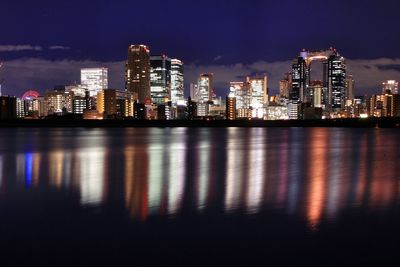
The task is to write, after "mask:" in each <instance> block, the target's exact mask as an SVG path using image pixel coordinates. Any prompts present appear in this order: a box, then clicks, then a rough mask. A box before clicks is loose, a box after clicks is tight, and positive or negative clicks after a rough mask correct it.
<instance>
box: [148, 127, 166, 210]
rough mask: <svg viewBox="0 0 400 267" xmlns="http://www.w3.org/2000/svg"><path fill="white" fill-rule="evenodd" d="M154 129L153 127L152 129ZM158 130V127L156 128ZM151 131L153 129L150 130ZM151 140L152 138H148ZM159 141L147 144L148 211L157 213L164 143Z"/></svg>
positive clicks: (160, 189)
mask: <svg viewBox="0 0 400 267" xmlns="http://www.w3.org/2000/svg"><path fill="white" fill-rule="evenodd" d="M152 130H154V129H152ZM157 130H158V129H157ZM151 133H153V131H151ZM150 140H153V138H150ZM161 142H162V140H161V141H160V142H155V141H153V143H151V144H150V145H149V154H150V168H149V213H150V214H152V215H153V214H154V215H155V214H157V213H158V210H159V208H160V203H161V194H162V184H163V183H162V178H163V172H164V160H165V159H164V145H163V144H162V143H161Z"/></svg>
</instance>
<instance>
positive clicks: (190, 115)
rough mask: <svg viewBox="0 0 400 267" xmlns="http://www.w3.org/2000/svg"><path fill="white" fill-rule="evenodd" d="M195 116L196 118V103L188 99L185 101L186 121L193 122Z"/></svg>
mask: <svg viewBox="0 0 400 267" xmlns="http://www.w3.org/2000/svg"><path fill="white" fill-rule="evenodd" d="M195 116H197V103H196V102H194V101H192V98H191V97H189V99H188V101H187V119H188V120H193V119H194V117H195Z"/></svg>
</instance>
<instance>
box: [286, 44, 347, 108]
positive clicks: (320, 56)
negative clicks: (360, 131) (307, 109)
mask: <svg viewBox="0 0 400 267" xmlns="http://www.w3.org/2000/svg"><path fill="white" fill-rule="evenodd" d="M313 61H322V64H323V88H322V104H323V107H324V108H325V110H328V111H331V110H338V109H340V108H343V107H344V104H345V94H346V62H345V59H344V58H343V57H342V56H340V55H339V53H338V52H337V51H336V49H334V48H329V49H327V50H322V51H314V52H310V51H306V50H304V49H303V51H302V52H301V53H300V56H299V57H297V58H296V59H295V60H294V61H293V63H292V86H291V90H290V96H289V99H290V101H291V102H292V103H294V104H295V103H311V102H312V94H313V91H312V88H311V87H310V82H311V79H310V73H311V63H312V62H313Z"/></svg>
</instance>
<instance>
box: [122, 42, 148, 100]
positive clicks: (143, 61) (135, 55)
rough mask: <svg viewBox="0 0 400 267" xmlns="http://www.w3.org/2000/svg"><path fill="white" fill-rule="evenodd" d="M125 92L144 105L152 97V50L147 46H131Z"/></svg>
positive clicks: (127, 63) (126, 67) (126, 70)
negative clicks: (131, 94)
mask: <svg viewBox="0 0 400 267" xmlns="http://www.w3.org/2000/svg"><path fill="white" fill-rule="evenodd" d="M125 90H127V91H129V92H131V93H133V94H134V97H135V99H138V100H139V102H140V103H144V102H145V100H146V98H148V97H150V96H151V95H150V50H149V48H148V47H147V46H145V45H131V46H129V48H128V60H127V61H126V66H125Z"/></svg>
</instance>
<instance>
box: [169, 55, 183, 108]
mask: <svg viewBox="0 0 400 267" xmlns="http://www.w3.org/2000/svg"><path fill="white" fill-rule="evenodd" d="M183 94H184V78H183V63H182V61H180V60H179V59H171V102H172V105H173V106H177V105H178V103H179V102H181V101H184V96H183Z"/></svg>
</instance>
